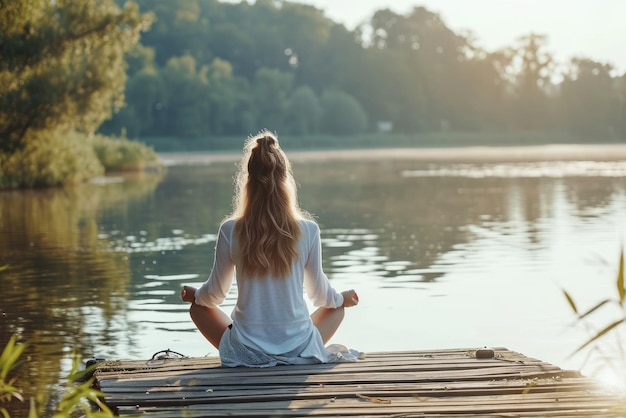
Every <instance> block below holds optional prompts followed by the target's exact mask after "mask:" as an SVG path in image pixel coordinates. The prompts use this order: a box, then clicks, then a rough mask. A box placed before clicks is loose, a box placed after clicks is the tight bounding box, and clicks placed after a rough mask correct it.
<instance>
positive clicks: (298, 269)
mask: <svg viewBox="0 0 626 418" xmlns="http://www.w3.org/2000/svg"><path fill="white" fill-rule="evenodd" d="M235 222H236V221H235V220H228V221H226V222H224V223H223V224H222V225H221V226H220V230H219V234H218V238H217V244H216V248H215V262H214V265H213V269H212V271H211V274H210V276H209V278H208V280H207V281H206V282H204V283H203V284H202V286H201V287H200V288H198V289H197V290H196V299H195V303H196V304H198V305H203V306H207V307H211V308H213V307H217V306H218V305H220V304H221V303H222V302H223V301H224V299H225V298H226V295H227V294H228V292H229V291H230V288H231V286H232V281H233V277H235V272H236V271H238V270H240V268H239V267H240V266H239V265H237V262H236V261H235V260H237V257H235V255H234V254H233V252H234V250H235V249H236V248H237V245H234V244H236V243H235V240H236V237H235V236H234V234H233V231H234V226H235ZM300 225H301V230H302V233H301V236H300V241H299V242H298V254H299V255H298V257H297V258H296V259H295V260H294V261H293V264H292V267H291V273H290V275H289V276H288V277H286V278H274V277H254V278H243V277H239V276H237V288H238V297H237V304H236V306H235V308H234V310H233V312H232V314H231V317H232V319H233V326H232V329H227V330H226V333H225V334H224V336H223V337H222V341H221V342H220V356H221V357H222V362H223V363H224V364H225V365H231V366H238V365H243V366H256V367H263V366H270V365H274V364H285V363H294V362H297V363H300V362H302V360H303V359H302V357H310V358H311V362H328V361H334V360H332V359H329V358H328V352H327V351H326V349H325V348H324V345H323V342H322V339H321V336H320V335H319V331H318V330H317V328H316V327H315V326H314V325H313V322H312V321H311V318H310V317H309V312H308V309H307V306H306V302H305V300H304V293H303V289H304V290H305V291H306V294H307V295H308V297H309V298H310V299H311V300H312V302H313V304H314V306H316V307H326V308H337V307H339V306H341V305H342V304H343V296H342V295H341V293H339V292H337V291H336V290H335V289H334V288H333V287H332V286H331V285H330V282H329V281H328V277H327V276H326V274H325V273H324V271H323V269H322V247H321V241H320V230H319V227H318V225H317V224H316V223H315V222H313V221H309V220H301V221H300ZM233 345H235V346H239V345H243V346H244V347H245V348H244V349H245V350H248V349H250V350H252V351H253V352H254V353H255V355H254V356H253V357H255V358H256V357H259V355H260V356H262V357H263V360H257V361H258V362H262V363H266V362H267V361H269V363H271V364H269V363H268V364H250V361H249V359H248V357H249V355H243V356H242V355H239V354H237V353H240V352H241V349H240V347H233ZM223 352H228V353H230V355H229V356H228V357H245V358H241V359H239V358H234V359H233V358H228V359H225V358H224V356H223ZM257 354H259V355H257ZM266 355H267V356H269V359H270V360H268V358H267V357H266ZM225 360H226V361H225ZM275 360H277V361H276V362H275Z"/></svg>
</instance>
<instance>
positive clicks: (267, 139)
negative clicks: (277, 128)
mask: <svg viewBox="0 0 626 418" xmlns="http://www.w3.org/2000/svg"><path fill="white" fill-rule="evenodd" d="M256 143H257V145H258V146H260V147H263V148H264V149H269V148H270V147H272V146H275V145H276V139H275V138H274V137H273V136H271V135H263V136H260V137H258V138H257V140H256Z"/></svg>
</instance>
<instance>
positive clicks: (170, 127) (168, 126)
mask: <svg viewBox="0 0 626 418" xmlns="http://www.w3.org/2000/svg"><path fill="white" fill-rule="evenodd" d="M196 67H197V66H196V60H195V59H194V57H192V56H191V55H184V56H182V57H174V58H170V59H169V60H168V61H167V64H165V67H164V68H163V70H162V71H161V76H162V77H163V83H164V85H165V90H166V96H165V97H166V99H165V105H164V108H163V110H162V112H163V118H162V119H160V120H159V124H160V129H161V132H163V133H164V134H168V135H174V136H182V137H191V138H193V137H199V136H201V135H206V134H208V133H209V131H210V120H209V115H210V102H209V100H208V95H209V81H208V78H207V73H208V67H207V66H202V67H200V68H199V69H197V68H196Z"/></svg>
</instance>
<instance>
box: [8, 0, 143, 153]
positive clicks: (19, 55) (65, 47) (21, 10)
mask: <svg viewBox="0 0 626 418" xmlns="http://www.w3.org/2000/svg"><path fill="white" fill-rule="evenodd" d="M0 10H2V13H0V56H1V57H2V60H0V150H1V151H5V152H9V153H11V152H14V151H17V150H19V149H21V148H23V147H24V146H25V144H26V143H27V142H28V141H29V140H31V139H32V138H40V137H42V135H37V134H38V133H41V132H50V131H55V130H65V131H71V130H75V131H78V132H83V133H91V132H93V131H95V129H97V128H98V126H99V125H100V124H101V123H102V122H103V121H104V120H105V119H107V118H108V117H109V116H110V115H111V113H112V111H113V110H114V109H116V108H119V107H120V106H121V105H122V103H123V99H124V94H123V93H124V83H125V80H126V75H125V64H124V54H125V53H126V52H127V51H128V50H129V49H130V48H131V47H132V46H133V45H134V44H135V43H136V42H137V41H138V39H139V32H140V30H141V29H143V28H146V27H147V25H148V23H149V21H148V18H147V17H146V16H141V15H140V14H139V12H138V9H137V7H136V6H135V5H133V4H132V3H128V5H127V7H125V8H124V9H120V8H119V7H118V6H117V5H116V4H115V3H114V2H113V1H112V0H101V1H97V2H94V1H90V0H57V1H47V0H11V1H4V0H2V1H0Z"/></svg>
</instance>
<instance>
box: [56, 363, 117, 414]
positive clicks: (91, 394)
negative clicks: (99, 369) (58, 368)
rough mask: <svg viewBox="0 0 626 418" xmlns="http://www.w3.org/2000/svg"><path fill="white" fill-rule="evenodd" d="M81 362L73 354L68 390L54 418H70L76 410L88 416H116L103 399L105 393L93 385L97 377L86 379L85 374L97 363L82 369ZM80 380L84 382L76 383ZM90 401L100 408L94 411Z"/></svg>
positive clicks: (90, 371)
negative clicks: (80, 368) (80, 367)
mask: <svg viewBox="0 0 626 418" xmlns="http://www.w3.org/2000/svg"><path fill="white" fill-rule="evenodd" d="M79 364H80V357H79V356H77V355H76V354H74V355H73V356H72V370H71V371H70V375H69V379H68V381H69V383H68V386H67V390H66V392H65V394H64V395H63V397H62V398H61V400H60V401H59V403H58V405H57V409H56V411H55V413H54V414H53V415H52V418H69V417H71V416H73V414H74V413H75V412H76V410H80V411H81V412H83V413H84V414H85V415H84V416H85V417H86V418H109V417H114V416H115V415H114V414H113V412H112V411H111V410H110V409H109V407H107V406H106V405H105V404H104V403H103V402H102V401H101V398H102V397H104V394H103V393H102V392H100V391H99V390H97V389H94V387H93V383H94V381H95V378H94V377H93V376H92V377H90V378H89V379H86V380H85V379H84V377H85V376H88V375H89V374H90V373H92V372H93V370H94V369H95V367H96V365H95V364H94V365H92V366H90V367H88V368H87V369H85V370H82V371H81V370H79V368H78V366H79ZM78 381H82V383H75V382H78ZM88 402H92V403H93V404H94V405H96V406H97V407H98V408H100V410H99V411H92V407H91V405H90V404H89V403H88Z"/></svg>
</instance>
